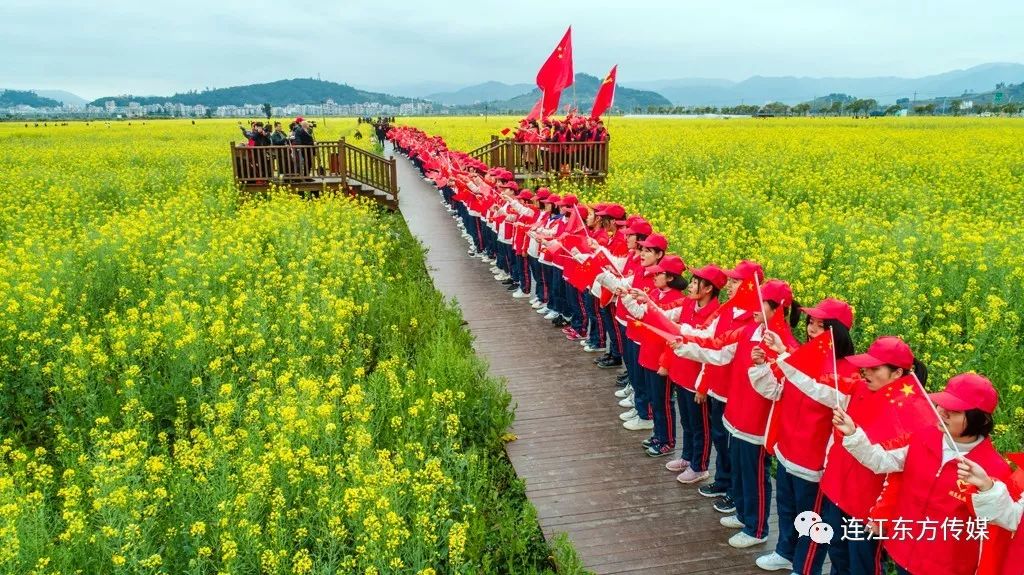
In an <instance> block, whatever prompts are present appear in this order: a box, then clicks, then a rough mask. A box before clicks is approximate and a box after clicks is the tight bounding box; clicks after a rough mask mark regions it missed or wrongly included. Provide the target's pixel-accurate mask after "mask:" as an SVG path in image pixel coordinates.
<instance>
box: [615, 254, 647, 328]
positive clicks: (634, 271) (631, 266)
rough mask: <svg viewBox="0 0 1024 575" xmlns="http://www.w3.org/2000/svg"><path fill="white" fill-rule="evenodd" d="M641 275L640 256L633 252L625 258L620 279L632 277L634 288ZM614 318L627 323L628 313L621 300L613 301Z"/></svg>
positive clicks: (642, 269) (642, 271) (642, 272)
mask: <svg viewBox="0 0 1024 575" xmlns="http://www.w3.org/2000/svg"><path fill="white" fill-rule="evenodd" d="M643 275H644V266H643V265H641V264H640V254H639V253H638V252H633V253H631V254H629V255H628V256H626V263H625V265H623V266H622V277H628V276H633V285H634V286H636V285H637V281H639V279H640V278H642V277H643ZM638 287H639V286H638ZM615 317H616V318H617V319H619V320H621V321H622V322H623V323H628V322H629V312H628V311H626V306H625V305H624V304H623V303H622V298H619V299H617V300H616V301H615Z"/></svg>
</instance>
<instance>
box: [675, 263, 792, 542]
mask: <svg viewBox="0 0 1024 575" xmlns="http://www.w3.org/2000/svg"><path fill="white" fill-rule="evenodd" d="M760 295H761V300H762V302H763V303H762V305H761V310H760V311H759V312H755V313H754V314H753V316H754V317H753V321H752V322H751V323H748V324H747V325H745V326H743V327H740V328H737V329H734V330H732V331H730V332H727V333H726V334H724V335H723V336H721V337H715V338H702V337H696V336H682V340H681V343H679V344H678V345H676V347H675V353H676V355H680V356H683V357H688V358H690V359H693V360H695V361H701V362H705V363H711V364H715V365H726V364H730V363H731V364H733V365H732V381H730V383H729V402H728V403H727V404H726V406H725V413H724V414H723V418H722V420H723V423H724V425H725V427H726V429H728V430H729V433H730V434H731V435H732V439H731V440H730V444H729V454H730V457H731V458H732V481H733V486H732V498H733V500H734V502H735V505H736V515H731V516H728V517H723V518H722V520H721V523H722V525H724V526H725V527H730V528H734V529H740V530H741V531H740V532H739V533H736V534H735V535H733V536H732V537H730V538H729V545H731V546H733V547H737V548H745V547H751V546H753V545H757V544H760V543H764V542H765V541H767V540H768V515H769V507H770V502H771V481H770V479H769V476H768V473H769V467H770V463H771V461H770V456H769V454H768V453H767V451H766V450H765V446H764V442H765V429H766V427H767V424H768V416H769V413H770V411H771V406H772V403H771V402H770V401H769V400H767V399H765V398H764V397H763V396H761V395H760V394H759V393H758V392H757V391H756V390H755V389H754V386H753V383H752V381H751V379H750V374H749V370H750V368H751V367H752V366H753V363H754V360H755V354H754V350H755V348H760V349H761V350H762V351H764V350H765V348H764V347H763V344H762V338H763V335H764V333H765V327H766V326H767V325H768V323H769V322H771V321H772V318H773V317H775V315H776V314H780V313H781V314H785V313H786V312H788V311H793V312H797V310H796V309H795V306H793V291H792V289H791V288H790V287H789V284H787V283H786V282H784V281H782V280H770V281H767V282H765V284H764V285H763V286H761V294H760ZM797 313H798V312H797ZM781 317H782V318H784V317H785V315H783V316H781ZM796 317H798V316H797V315H796V313H794V319H795V318H796ZM772 325H773V326H775V325H778V326H779V327H778V328H776V332H777V334H778V335H779V337H781V338H782V341H783V343H784V344H785V346H786V348H787V349H793V348H795V347H796V340H795V339H793V335H792V333H790V332H789V330H788V329H785V322H784V321H782V322H779V321H778V319H776V321H774V322H772ZM779 332H781V333H779ZM759 357H760V358H761V359H764V356H763V355H760V354H759Z"/></svg>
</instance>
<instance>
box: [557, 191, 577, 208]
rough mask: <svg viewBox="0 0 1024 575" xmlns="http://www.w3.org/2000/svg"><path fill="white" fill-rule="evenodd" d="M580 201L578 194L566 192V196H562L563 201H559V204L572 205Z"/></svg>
mask: <svg viewBox="0 0 1024 575" xmlns="http://www.w3.org/2000/svg"><path fill="white" fill-rule="evenodd" d="M578 203H580V201H579V200H578V199H576V196H574V195H572V194H565V196H563V197H562V201H561V202H558V205H560V206H568V207H572V206H575V205H576V204H578Z"/></svg>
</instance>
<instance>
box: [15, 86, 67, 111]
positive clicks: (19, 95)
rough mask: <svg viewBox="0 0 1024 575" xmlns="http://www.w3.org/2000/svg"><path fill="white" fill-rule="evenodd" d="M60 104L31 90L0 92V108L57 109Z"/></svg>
mask: <svg viewBox="0 0 1024 575" xmlns="http://www.w3.org/2000/svg"><path fill="white" fill-rule="evenodd" d="M60 105H61V104H60V102H58V101H57V100H51V99H50V98H44V97H42V96H40V95H39V94H37V93H35V92H33V91H31V90H3V91H2V92H0V108H13V107H14V106H32V107H33V108H59V107H60Z"/></svg>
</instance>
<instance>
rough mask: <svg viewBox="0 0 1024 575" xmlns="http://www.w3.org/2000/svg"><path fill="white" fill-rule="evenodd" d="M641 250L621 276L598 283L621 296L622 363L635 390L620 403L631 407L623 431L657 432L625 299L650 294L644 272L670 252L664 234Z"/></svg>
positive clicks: (606, 275) (641, 244)
mask: <svg viewBox="0 0 1024 575" xmlns="http://www.w3.org/2000/svg"><path fill="white" fill-rule="evenodd" d="M636 245H637V247H638V248H639V249H638V251H637V252H636V254H635V256H634V257H633V258H630V260H629V261H627V263H626V266H625V267H624V269H623V271H622V276H616V275H615V274H612V273H611V272H604V273H602V274H600V275H598V276H597V280H598V281H600V282H601V285H602V286H604V287H605V288H606V289H608V290H611V291H612V292H614V293H615V294H616V295H618V296H619V299H618V303H617V304H616V308H615V319H616V321H618V322H620V325H622V326H624V328H625V329H624V330H621V331H620V335H622V336H623V338H622V342H623V351H624V353H623V356H622V359H623V362H624V363H625V364H626V372H627V373H628V374H629V384H630V385H631V386H632V387H633V396H632V397H627V398H626V399H625V400H623V401H622V402H620V403H619V405H621V406H622V407H630V410H629V411H627V412H625V413H623V414H622V415H621V416H620V419H623V420H625V421H624V423H623V424H622V426H623V427H625V428H626V429H629V430H631V431H639V430H644V429H648V430H649V429H654V421H653V415H654V414H653V412H652V411H651V406H650V393H649V392H648V390H647V384H646V380H645V379H644V378H643V377H642V372H641V371H640V365H639V363H638V361H639V358H640V344H639V338H640V335H641V330H640V328H639V327H638V326H636V325H635V322H634V323H630V322H629V312H628V311H627V310H626V307H625V302H624V297H625V295H626V294H627V293H628V292H629V290H630V289H637V290H640V291H649V290H650V289H651V288H652V287H653V286H654V280H653V278H652V277H650V276H647V275H646V274H645V273H644V270H645V269H647V268H650V267H651V266H653V265H656V264H657V263H658V262H659V261H661V258H662V257H663V256H664V255H665V250H666V249H668V240H667V239H665V236H663V235H661V234H651V235H650V236H648V237H647V238H646V239H644V240H643V241H640V242H637V243H636Z"/></svg>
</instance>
